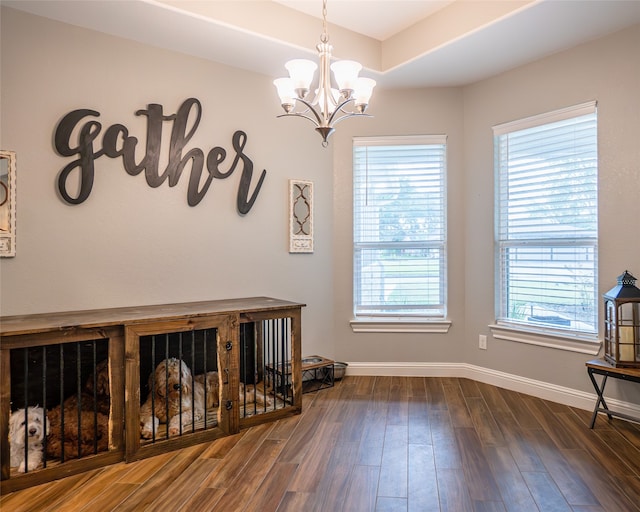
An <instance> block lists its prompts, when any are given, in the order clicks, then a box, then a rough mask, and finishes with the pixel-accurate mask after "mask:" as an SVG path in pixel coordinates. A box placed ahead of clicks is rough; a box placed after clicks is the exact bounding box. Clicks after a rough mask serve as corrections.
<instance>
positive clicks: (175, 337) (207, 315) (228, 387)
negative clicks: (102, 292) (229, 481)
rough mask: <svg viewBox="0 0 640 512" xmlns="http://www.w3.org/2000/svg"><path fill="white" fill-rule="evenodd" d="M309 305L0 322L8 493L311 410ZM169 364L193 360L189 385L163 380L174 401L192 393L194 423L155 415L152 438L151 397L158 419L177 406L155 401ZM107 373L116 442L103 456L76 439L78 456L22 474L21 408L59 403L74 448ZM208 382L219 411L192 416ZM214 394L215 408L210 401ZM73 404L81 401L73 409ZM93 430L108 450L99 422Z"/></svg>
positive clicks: (190, 307)
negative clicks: (16, 459)
mask: <svg viewBox="0 0 640 512" xmlns="http://www.w3.org/2000/svg"><path fill="white" fill-rule="evenodd" d="M302 307H304V304H300V303H295V302H289V301H285V300H279V299H273V298H268V297H253V298H243V299H230V300H214V301H203V302H191V303H181V304H166V305H156V306H141V307H125V308H113V309H101V310H88V311H78V312H60V313H44V314H35V315H23V316H6V317H0V453H1V455H2V465H1V482H0V484H1V485H0V492H1V493H2V494H4V493H7V492H11V491H14V490H18V489H22V488H25V487H30V486H33V485H38V484H40V483H44V482H48V481H51V480H54V479H57V478H61V477H64V476H69V475H73V474H77V473H80V472H83V471H87V470H90V469H96V468H99V467H102V466H106V465H109V464H113V463H116V462H120V461H127V462H129V461H133V460H137V459H140V458H143V457H148V456H153V455H157V454H159V453H163V452H166V451H169V450H174V449H178V448H183V447H185V446H189V445H193V444H197V443H201V442H205V441H211V440H213V439H217V438H219V437H222V436H227V435H230V434H234V433H237V432H238V431H239V430H240V429H242V428H245V427H250V426H252V425H256V424H259V423H264V422H268V421H274V420H277V419H280V418H283V417H287V416H291V415H294V414H299V413H300V412H301V410H302V378H301V370H302V363H301V355H300V354H301V308H302ZM103 358H104V363H103V364H102V365H101V364H100V360H101V359H103ZM168 361H174V362H176V361H177V362H178V363H180V364H184V365H186V367H187V369H188V370H189V371H191V374H190V375H188V377H184V376H182V377H180V379H183V380H179V381H178V382H179V383H180V384H181V385H180V384H178V385H175V388H176V389H178V391H175V390H173V389H172V388H171V389H170V388H169V385H168V383H165V385H166V388H162V387H161V386H160V385H159V384H158V386H159V389H160V392H161V393H163V394H164V393H166V395H167V397H168V396H169V394H170V392H173V393H177V392H179V393H180V402H179V403H180V412H179V416H180V418H179V420H180V422H181V423H182V425H181V426H180V427H179V433H175V432H174V433H173V434H170V433H169V430H170V429H169V423H170V422H169V420H168V419H167V420H166V423H167V424H155V423H153V421H152V422H150V423H151V434H150V435H147V436H146V437H144V438H143V437H142V436H141V433H142V427H141V420H142V418H141V409H142V405H143V404H145V403H146V402H150V403H151V404H152V405H151V407H155V408H154V409H151V410H152V411H153V414H154V415H156V416H157V417H160V416H161V413H162V412H163V409H164V407H165V406H166V409H167V418H168V416H169V414H168V411H169V405H168V404H169V399H168V398H167V401H166V402H164V403H163V402H162V401H161V400H156V402H155V404H154V399H153V398H152V395H153V396H155V394H154V391H153V390H152V388H154V389H155V386H156V383H157V382H158V381H160V380H162V381H163V382H164V380H166V379H164V378H163V376H164V375H166V376H169V370H166V368H165V370H164V371H165V372H166V373H165V374H163V373H158V372H159V371H160V370H158V368H160V366H159V365H158V363H159V362H168ZM166 366H169V364H167V365H165V367H166ZM285 367H286V368H287V370H286V371H287V372H289V373H290V374H291V379H290V383H289V386H287V387H286V388H285V386H280V387H278V386H277V385H270V386H267V383H266V380H267V379H265V377H266V376H267V374H268V372H269V371H271V370H269V369H273V368H275V369H277V371H280V372H284V371H285ZM100 368H104V369H105V371H106V372H107V376H108V380H107V381H106V382H107V389H106V390H104V389H102V391H103V392H105V393H106V395H107V396H108V399H107V400H108V401H107V411H105V412H106V413H108V446H107V444H106V442H105V441H106V440H104V439H102V438H101V439H100V441H101V442H102V443H104V446H103V449H102V450H103V451H99V450H98V449H95V450H93V451H91V453H90V454H89V455H85V453H84V451H81V444H80V440H78V441H77V443H78V446H77V448H74V444H73V443H75V442H76V441H75V439H73V440H72V442H71V446H72V448H71V450H72V452H71V456H67V457H65V448H62V450H61V457H60V458H58V459H56V460H50V459H49V458H48V457H45V458H44V464H43V465H44V467H40V468H39V469H34V470H27V472H25V473H18V472H17V471H16V469H15V468H12V467H11V465H10V457H9V454H10V443H9V418H10V416H11V414H12V411H15V410H18V409H22V408H25V407H27V406H36V405H37V406H40V407H43V408H44V410H45V411H46V414H47V417H48V416H49V414H50V413H51V411H52V410H55V408H56V407H57V409H58V411H62V424H61V429H60V430H61V432H62V433H61V436H62V443H63V445H64V442H65V441H66V440H65V432H66V430H65V428H66V427H65V423H64V421H65V420H64V418H65V412H66V417H67V422H68V423H67V426H69V425H71V426H75V425H76V423H75V421H76V418H77V430H78V431H80V430H81V422H80V420H81V418H84V416H82V415H83V414H85V413H87V412H86V411H84V410H81V406H80V405H77V413H76V409H75V407H76V404H80V402H81V398H87V397H88V398H87V400H88V401H89V404H90V408H93V412H91V411H89V412H88V413H87V414H88V415H89V418H94V423H96V424H97V420H96V419H95V418H98V412H97V409H98V400H95V397H96V396H98V395H97V393H98V392H97V391H96V388H99V385H100V379H99V375H98V373H99V371H100ZM163 368H164V367H163ZM183 368H184V367H183ZM156 374H157V377H156ZM198 381H199V382H201V383H203V382H204V383H205V385H204V389H209V390H210V391H208V392H209V393H210V395H209V399H206V393H207V391H205V401H206V402H207V410H206V411H205V414H204V415H203V417H196V415H195V413H194V412H193V411H192V410H191V409H190V410H188V411H187V410H186V409H185V413H184V418H183V414H182V413H183V410H182V403H183V402H182V398H183V396H182V393H183V390H184V393H185V397H187V398H189V397H190V398H191V400H192V402H193V400H194V399H195V398H194V397H195V394H194V393H195V392H194V391H193V389H192V388H195V386H196V382H198ZM85 382H86V384H85ZM167 382H168V381H167ZM85 386H86V388H85ZM265 386H266V387H265ZM92 393H93V395H92ZM189 393H190V394H189ZM211 393H214V395H213V396H212V395H211ZM92 396H93V397H94V399H93V400H94V401H92V398H91V397H92ZM70 400H71V402H69V401H70ZM73 400H75V401H73ZM209 401H211V402H212V403H215V405H214V406H211V407H215V408H209ZM63 402H64V403H63ZM68 402H69V403H72V404H73V405H72V406H71V408H70V409H68V410H67V409H65V407H66V406H67V403H68ZM147 405H148V404H147ZM189 414H191V415H192V416H191V417H190V416H189ZM100 417H101V418H102V416H100ZM25 418H26V416H25ZM160 423H162V421H161V422H160ZM183 427H184V429H183ZM92 433H93V434H92V435H93V436H94V444H95V445H96V446H97V441H98V439H96V438H97V437H98V428H97V426H96V427H95V428H94V430H92ZM25 435H26V429H25ZM80 437H81V435H80V434H78V438H80ZM46 450H47V447H46V442H45V452H46ZM74 450H75V451H74Z"/></svg>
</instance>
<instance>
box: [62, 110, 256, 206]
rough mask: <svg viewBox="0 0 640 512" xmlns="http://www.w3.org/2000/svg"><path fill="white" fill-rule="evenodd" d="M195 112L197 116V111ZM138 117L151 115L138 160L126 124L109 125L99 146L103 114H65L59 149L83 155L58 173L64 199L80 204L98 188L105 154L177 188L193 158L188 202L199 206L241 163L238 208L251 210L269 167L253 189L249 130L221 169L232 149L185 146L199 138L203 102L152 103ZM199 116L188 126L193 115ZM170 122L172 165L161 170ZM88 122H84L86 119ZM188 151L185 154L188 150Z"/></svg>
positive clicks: (239, 134) (237, 138)
mask: <svg viewBox="0 0 640 512" xmlns="http://www.w3.org/2000/svg"><path fill="white" fill-rule="evenodd" d="M192 111H193V112H194V115H191V114H192ZM136 115H137V116H146V117H147V140H146V144H145V154H144V156H143V157H142V158H141V159H140V160H139V161H138V160H136V148H137V146H138V139H137V138H136V137H134V136H132V135H129V130H128V129H127V128H126V127H125V126H124V125H122V124H113V125H111V126H109V127H108V128H107V129H106V130H105V131H104V134H103V135H102V147H96V140H97V139H98V136H99V135H100V132H101V131H102V124H101V123H100V122H98V121H96V120H95V119H92V118H97V117H100V113H99V112H96V111H95V110H89V109H78V110H74V111H72V112H69V113H68V114H67V115H66V116H64V117H63V118H62V120H61V121H60V123H58V126H57V128H56V132H55V148H56V151H57V152H58V153H59V154H60V155H62V156H77V157H78V158H77V159H76V160H74V161H73V162H71V163H69V164H68V165H66V166H65V167H64V168H63V169H62V170H61V171H60V174H59V175H58V190H59V192H60V195H61V196H62V198H63V199H64V200H65V201H66V202H68V203H70V204H80V203H82V202H83V201H85V200H86V199H87V198H88V197H89V195H90V194H91V190H92V189H93V181H94V174H95V161H96V160H97V159H98V158H100V157H101V156H103V155H106V156H107V157H109V158H118V157H122V163H123V165H124V169H125V171H126V172H127V174H129V175H131V176H136V175H138V174H140V173H142V172H144V176H145V179H146V181H147V184H148V185H149V186H150V187H153V188H156V187H159V186H160V185H162V184H163V183H164V182H165V181H167V180H168V182H169V186H170V187H175V186H176V185H177V184H178V182H179V180H180V176H181V175H182V172H183V170H184V169H185V167H186V166H187V165H188V164H189V163H191V173H190V174H189V186H188V189H187V202H188V204H189V206H196V205H197V204H198V203H200V201H202V198H203V197H204V196H205V194H206V193H207V191H208V190H209V187H210V186H211V183H212V182H213V179H214V178H215V179H225V178H228V177H229V176H231V174H233V172H234V171H235V170H236V168H237V167H238V166H241V168H242V176H241V178H240V184H239V186H238V196H237V208H238V211H239V212H240V213H241V214H246V213H248V212H249V210H251V207H252V206H253V203H254V202H255V200H256V198H257V196H258V193H259V192H260V189H261V187H262V183H263V182H264V179H265V176H266V174H267V171H266V170H263V171H262V173H261V174H260V178H259V179H258V183H257V184H256V185H255V187H254V191H253V193H252V194H250V193H249V190H250V188H251V181H252V177H253V162H252V161H251V159H250V158H249V157H248V156H247V155H246V154H245V153H244V147H245V145H246V143H247V134H246V133H244V132H243V131H240V130H238V131H236V132H235V133H234V134H233V137H232V141H231V144H232V147H233V151H234V153H235V155H234V157H233V161H232V162H231V164H230V165H229V166H228V167H225V168H221V164H222V163H223V162H224V161H225V160H226V158H227V151H226V150H225V149H224V148H222V147H219V146H216V147H214V148H212V149H211V150H210V151H209V153H208V154H207V156H206V174H205V176H204V178H203V170H204V167H205V154H204V152H203V151H202V149H200V148H192V149H189V150H188V151H186V152H184V151H185V146H186V145H187V143H188V142H189V140H190V139H191V138H192V137H193V135H194V133H195V132H196V129H197V128H198V125H199V124H200V118H201V117H202V105H201V104H200V101H198V100H197V99H195V98H189V99H187V100H185V101H184V102H183V103H182V105H180V108H179V109H178V112H177V113H175V114H171V115H164V113H163V108H162V105H158V104H154V103H152V104H149V105H147V109H146V110H138V111H137V112H136ZM190 115H191V117H192V118H193V122H192V124H191V125H190V126H187V123H188V120H189V117H190ZM165 121H168V122H171V123H173V124H172V126H171V140H170V142H169V158H168V163H167V166H166V168H165V169H164V170H163V171H162V172H160V148H161V144H162V128H163V123H164V122H165ZM81 123H82V124H81ZM77 129H78V143H77V145H72V142H71V138H72V134H73V133H74V131H75V130H77ZM183 152H184V154H183ZM76 168H77V169H78V170H79V176H78V180H79V181H78V187H77V193H76V194H74V195H72V194H71V193H69V184H68V181H69V177H70V175H71V174H72V172H73V171H74V170H75V169H76Z"/></svg>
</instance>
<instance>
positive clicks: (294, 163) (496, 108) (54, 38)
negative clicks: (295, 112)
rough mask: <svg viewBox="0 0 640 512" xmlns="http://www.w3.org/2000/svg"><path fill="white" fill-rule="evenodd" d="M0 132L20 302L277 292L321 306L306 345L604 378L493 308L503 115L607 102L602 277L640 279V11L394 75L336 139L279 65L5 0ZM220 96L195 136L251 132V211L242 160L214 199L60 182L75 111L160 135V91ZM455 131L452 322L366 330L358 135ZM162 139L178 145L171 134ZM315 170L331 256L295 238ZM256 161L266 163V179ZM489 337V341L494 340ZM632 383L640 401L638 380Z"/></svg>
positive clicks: (321, 231)
mask: <svg viewBox="0 0 640 512" xmlns="http://www.w3.org/2000/svg"><path fill="white" fill-rule="evenodd" d="M1 21H2V34H1V37H2V41H1V42H2V49H1V52H2V53H1V72H2V75H1V76H2V81H1V88H0V100H1V107H2V108H1V114H0V121H1V125H0V146H1V147H2V148H3V149H12V150H15V151H17V153H18V214H17V217H18V233H17V236H18V238H17V256H16V257H15V258H3V259H2V260H0V280H1V283H0V299H1V304H0V312H1V313H2V314H3V315H10V314H23V313H37V312H47V311H60V310H72V309H87V308H101V307H112V306H127V305H137V304H158V303H167V302H184V301H190V300H204V299H216V298H221V299H222V298H230V297H243V296H256V295H268V296H273V297H278V298H283V299H289V300H295V301H300V302H304V303H306V304H308V307H307V308H305V310H304V312H303V352H304V353H305V354H313V353H318V354H321V355H325V356H329V357H335V358H336V359H339V360H345V361H349V362H388V363H394V362H395V363H399V364H402V363H410V362H460V363H470V364H473V365H477V366H479V367H484V368H488V369H493V370H496V371H502V372H507V373H511V374H515V375H520V376H523V377H528V378H531V379H536V380H541V381H545V382H549V383H551V384H556V385H559V386H567V387H571V388H575V389H582V390H585V391H590V386H589V384H588V381H587V379H586V372H585V370H584V361H585V360H586V359H587V358H588V356H585V355H583V354H577V353H573V352H567V351H561V350H556V349H550V348H543V347H535V346H531V345H524V344H519V343H518V344H517V343H511V342H501V341H498V340H495V339H493V338H492V337H491V333H490V330H489V329H488V325H490V324H492V323H493V321H494V319H495V318H494V309H493V287H494V276H493V274H494V272H493V186H494V183H493V145H492V144H493V143H492V132H491V127H492V126H493V125H494V124H496V123H502V122H506V121H510V120H514V119H518V118H521V117H525V116H529V115H533V114H538V113H542V112H546V111H549V110H553V109H557V108H561V107H565V106H569V105H574V104H577V103H581V102H584V101H588V100H597V101H598V114H599V140H600V148H599V150H600V197H599V202H600V237H601V238H600V240H601V241H600V256H599V258H600V261H599V265H600V289H601V290H600V291H601V292H604V291H606V290H607V289H609V288H610V287H611V286H612V285H613V284H615V277H616V276H617V275H618V274H619V273H620V272H622V271H623V270H625V269H628V270H630V271H631V272H632V273H634V274H635V275H637V276H640V257H639V255H640V231H639V230H638V228H637V226H638V222H639V221H640V202H639V201H638V192H639V191H640V186H639V184H638V182H639V178H640V149H639V148H640V100H639V98H640V96H639V95H638V94H639V93H638V91H640V60H639V59H638V58H637V56H638V54H640V52H639V50H640V26H635V27H633V28H631V29H627V30H625V31H623V32H620V33H618V34H614V35H612V36H609V37H606V38H603V39H601V40H598V41H594V42H592V43H588V44H585V45H582V46H580V47H577V48H574V49H570V50H567V51H565V52H562V53H559V54H556V55H553V56H550V57H548V58H545V59H543V60H540V61H538V62H535V63H532V64H529V65H526V66H522V67H520V68H518V69H515V70H513V71H510V72H508V73H505V74H503V75H500V76H496V77H493V78H491V79H488V80H485V81H482V82H480V83H477V84H474V85H471V86H467V87H464V88H443V89H425V90H386V91H385V90H382V89H380V90H378V91H376V93H375V96H374V101H373V103H372V105H371V113H372V114H374V116H375V117H374V118H373V119H369V120H347V121H345V122H344V123H342V124H341V125H340V126H339V129H338V130H337V131H336V133H335V134H334V135H333V136H332V140H331V146H330V149H329V150H325V149H323V148H322V147H321V146H320V141H319V137H318V135H317V134H316V133H315V132H314V131H313V130H312V129H311V126H310V125H306V124H305V123H304V122H303V121H302V120H290V119H280V120H278V119H276V118H275V116H276V115H277V114H279V105H278V104H277V99H276V95H275V91H274V90H273V86H272V85H271V80H272V77H266V76H262V75H257V74H253V73H249V72H245V71H241V70H237V69H234V68H230V67H225V66H222V65H218V64H215V63H211V62H207V61H204V60H201V59H197V58H193V57H189V56H185V55H181V54H178V53H172V52H167V51H164V50H160V49H156V48H151V47H148V46H144V45H141V44H137V43H134V42H131V41H127V40H123V39H119V38H115V37H110V36H106V35H103V34H99V33H95V32H91V31H88V30H84V29H80V28H76V27H72V26H69V25H64V24H60V23H57V22H53V21H49V20H45V19H42V18H38V17H34V16H31V15H27V14H24V13H22V12H17V11H14V10H11V9H8V8H3V9H2V20H1ZM189 97H196V98H198V99H199V100H200V101H201V102H202V105H203V118H202V121H201V124H200V127H199V129H198V131H197V133H196V135H195V136H194V138H193V139H192V140H191V141H190V143H189V146H188V147H189V148H191V147H199V148H202V149H203V150H205V152H206V151H208V150H209V149H210V148H212V147H214V146H222V147H224V148H225V149H227V151H228V152H229V153H230V156H229V157H228V158H231V157H232V153H233V150H232V147H231V137H232V134H233V133H234V132H235V131H236V130H243V131H245V132H246V133H247V135H248V143H247V147H246V150H245V152H246V153H247V155H248V156H249V157H250V158H251V159H252V161H253V163H254V172H255V173H256V174H258V173H259V172H260V171H261V170H262V169H267V172H268V175H267V179H266V181H265V184H264V186H263V189H262V191H261V193H260V195H259V197H258V200H257V201H256V204H255V206H254V207H253V209H252V210H251V211H250V212H249V213H248V214H247V215H245V216H241V215H239V214H238V213H237V212H236V210H235V195H236V191H237V186H238V183H239V179H240V170H237V171H236V172H235V173H234V174H233V175H232V176H231V177H230V178H228V179H226V180H219V181H217V182H215V183H214V184H213V186H212V189H211V190H210V191H209V193H208V194H207V195H206V196H205V198H204V200H203V201H202V203H200V205H198V206H196V207H193V208H191V207H189V206H188V205H187V202H186V184H187V176H188V173H187V171H185V176H183V178H182V179H181V180H180V182H179V184H178V185H177V186H176V187H174V188H170V187H168V186H167V185H166V184H165V185H163V186H161V187H159V188H157V189H151V188H150V187H149V186H148V185H147V184H146V183H145V182H144V178H143V177H142V176H135V177H132V176H129V175H127V174H126V173H125V171H124V169H123V166H122V162H121V160H120V159H117V160H116V159H107V158H106V157H102V158H100V159H99V160H98V161H97V164H96V181H95V184H94V189H93V192H92V194H91V196H90V198H89V199H88V200H87V201H85V202H84V203H82V204H80V205H77V206H70V205H67V204H65V203H64V202H63V201H62V200H61V199H60V198H59V197H58V196H57V194H56V189H55V182H56V176H57V174H58V172H59V171H60V169H61V168H62V167H63V166H64V165H66V163H68V162H69V161H70V158H62V157H60V156H58V155H57V154H56V153H55V151H54V148H53V142H52V138H53V132H54V129H55V126H56V125H57V123H58V121H59V120H60V118H61V117H62V116H63V115H64V114H66V113H67V112H69V111H71V110H74V109H77V108H90V109H95V110H97V111H99V112H100V113H101V118H100V120H101V122H102V123H103V129H104V128H106V126H108V125H110V124H113V123H122V124H124V125H125V126H127V127H128V128H129V130H130V132H131V133H132V134H134V135H136V136H138V137H139V138H140V139H142V140H144V138H145V136H146V135H145V132H146V127H145V123H144V120H143V119H140V118H139V117H137V116H135V115H134V113H135V111H136V110H138V109H142V108H145V106H146V105H147V104H148V103H159V104H162V105H164V107H165V113H174V112H175V111H176V109H177V108H178V106H179V105H180V104H181V103H182V101H183V100H185V99H186V98H189ZM437 133H444V134H446V135H447V136H448V164H449V168H448V178H447V180H448V191H449V195H448V221H449V260H448V274H449V318H450V319H451V320H452V322H453V324H452V327H451V329H450V331H449V333H448V334H393V335H382V334H355V333H353V332H352V331H351V328H350V326H349V320H350V319H351V317H352V312H351V311H352V306H351V297H352V285H351V272H352V249H351V229H352V224H351V140H352V137H353V136H365V135H403V134H437ZM165 137H166V138H164V139H163V149H165V150H166V147H167V145H168V133H166V134H165ZM290 178H297V179H306V180H311V181H313V182H314V184H315V246H316V250H315V252H314V253H313V254H306V255H291V254H289V253H288V251H287V180H288V179H290ZM255 179H256V177H255V176H254V182H255ZM478 334H487V335H489V350H487V351H480V350H479V349H478V348H477V344H478V342H477V339H478ZM620 396H621V397H622V398H623V399H630V400H633V399H634V398H635V400H636V401H638V399H637V395H634V394H633V391H632V390H628V389H622V390H621V392H620Z"/></svg>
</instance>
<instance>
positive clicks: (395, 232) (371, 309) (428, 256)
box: [353, 135, 446, 319]
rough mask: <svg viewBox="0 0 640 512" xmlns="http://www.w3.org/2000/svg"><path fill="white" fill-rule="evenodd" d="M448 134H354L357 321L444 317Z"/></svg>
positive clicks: (355, 302)
mask: <svg viewBox="0 0 640 512" xmlns="http://www.w3.org/2000/svg"><path fill="white" fill-rule="evenodd" d="M445 169H446V138H445V136H443V135H439V136H422V137H385V138H382V137H381V138H356V139H355V140H354V148H353V182H354V190H353V195H354V197H353V208H354V216H353V222H354V230H353V239H354V245H353V254H354V314H355V316H356V318H359V317H360V318H363V317H365V318H367V317H395V318H396V319H397V318H399V317H401V318H405V317H411V318H414V319H415V318H423V319H425V318H433V319H442V318H444V317H445V315H446V218H445V211H446V204H445Z"/></svg>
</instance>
